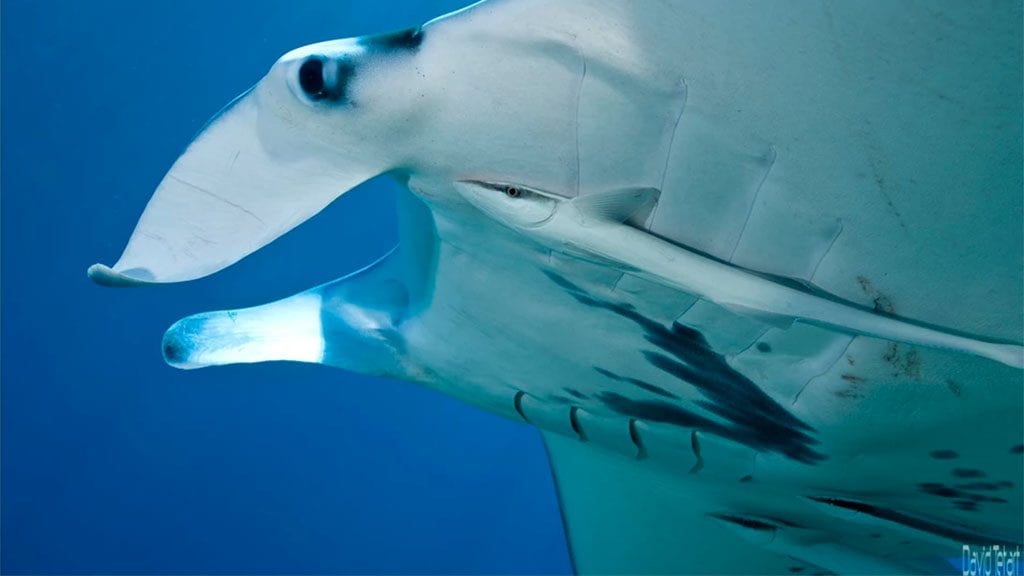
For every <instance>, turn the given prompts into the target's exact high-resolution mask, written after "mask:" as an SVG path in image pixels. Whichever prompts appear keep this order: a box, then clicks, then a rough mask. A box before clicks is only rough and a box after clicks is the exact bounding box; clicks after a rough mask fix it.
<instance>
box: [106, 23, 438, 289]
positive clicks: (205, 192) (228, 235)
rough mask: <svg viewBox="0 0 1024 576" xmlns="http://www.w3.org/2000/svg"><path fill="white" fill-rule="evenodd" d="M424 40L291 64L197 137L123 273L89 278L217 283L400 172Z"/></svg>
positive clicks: (359, 47) (152, 206)
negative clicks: (367, 186)
mask: <svg viewBox="0 0 1024 576" xmlns="http://www.w3.org/2000/svg"><path fill="white" fill-rule="evenodd" d="M420 37H421V33H420V32H418V31H415V30H413V31H407V32H403V33H398V34H388V35H384V36H373V37H367V38H356V39H344V40H335V41H330V42H322V43H319V44H313V45H310V46H306V47H303V48H299V49H296V50H293V51H291V52H289V53H287V54H285V55H284V56H283V57H282V58H280V59H279V60H278V61H277V62H276V63H275V64H274V65H273V67H272V68H271V69H270V71H269V72H268V73H267V75H266V76H265V77H264V78H263V79H262V80H260V81H259V82H258V83H257V84H256V85H255V86H253V87H252V88H250V89H249V90H248V91H246V92H245V93H243V94H242V95H241V96H239V97H238V98H236V99H235V100H234V101H232V102H231V103H230V104H228V105H227V106H226V107H225V108H224V109H222V110H221V111H220V112H219V113H218V114H216V115H215V116H214V117H213V118H212V119H211V120H210V121H209V122H208V123H207V124H206V126H205V127H204V128H203V129H202V130H201V131H200V132H199V133H198V134H197V135H196V137H195V139H194V140H193V142H192V143H191V144H190V145H189V146H188V148H187V149H186V150H185V152H184V153H183V154H182V155H181V157H179V158H178V160H177V161H176V162H175V163H174V165H173V166H172V167H171V169H170V171H169V172H168V173H167V175H166V176H165V177H164V178H163V180H162V181H161V182H160V184H159V186H158V187H157V190H156V192H155V193H154V195H153V197H152V199H151V200H150V201H149V204H148V205H147V207H146V210H145V212H144V213H143V215H142V217H141V219H140V220H139V223H138V225H137V227H136V229H135V232H134V233H133V234H132V236H131V239H130V240H129V242H128V246H127V247H126V248H125V251H124V253H123V255H122V256H121V258H120V260H119V261H118V262H117V264H115V265H114V266H113V267H112V268H107V267H105V266H102V265H97V266H94V267H93V268H91V269H90V276H91V277H92V278H93V279H94V280H96V281H97V282H99V283H101V284H111V285H134V284H145V283H162V282H179V281H185V280H193V279H196V278H200V277H203V276H206V275H209V274H212V273H214V272H217V271H219V270H221V269H223V268H225V267H226V266H229V265H231V264H233V263H234V262H236V261H238V260H239V259H241V258H243V257H245V256H246V255H248V254H250V253H251V252H253V251H255V250H257V249H259V248H260V247H262V246H263V245H265V244H267V243H269V242H270V241H272V240H274V239H275V238H277V237H278V236H280V235H282V234H284V233H285V232H287V231H288V230H290V229H292V228H294V227H295V226H297V225H299V224H300V223H302V222H303V221H305V220H306V219H307V218H309V217H310V216H312V215H314V214H315V213H317V212H319V211H320V210H321V209H323V208H324V207H325V206H327V205H328V204H329V203H331V202H332V201H333V200H334V199H336V198H337V197H339V196H340V195H342V194H344V193H345V192H347V191H348V190H351V189H352V188H354V187H355V186H357V185H358V184H360V183H361V182H363V181H365V180H367V179H369V178H372V177H374V176H376V175H378V174H381V173H382V172H386V171H388V170H391V169H393V168H395V167H396V166H397V165H398V164H399V163H400V162H401V158H402V155H403V154H404V151H403V149H402V143H403V142H411V141H413V140H414V138H412V137H411V136H410V133H412V132H415V131H416V121H415V118H416V117H417V115H418V111H417V110H416V108H417V107H422V106H423V100H422V99H417V98H413V97H412V96H411V92H410V90H415V89H416V88H415V82H414V81H411V80H409V78H410V77H411V78H415V73H414V72H412V69H411V67H412V66H413V65H414V64H413V62H414V59H415V57H416V52H417V47H418V43H419V40H420ZM396 118H401V119H403V120H404V121H402V122H397V121H395V120H394V119H396Z"/></svg>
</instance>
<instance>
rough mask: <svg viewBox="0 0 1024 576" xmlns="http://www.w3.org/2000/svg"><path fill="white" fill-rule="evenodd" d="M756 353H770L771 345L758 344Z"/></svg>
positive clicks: (765, 343)
mask: <svg viewBox="0 0 1024 576" xmlns="http://www.w3.org/2000/svg"><path fill="white" fill-rule="evenodd" d="M757 351H758V352H764V353H765V354H767V353H769V352H771V351H772V345H771V344H769V343H767V342H758V343H757Z"/></svg>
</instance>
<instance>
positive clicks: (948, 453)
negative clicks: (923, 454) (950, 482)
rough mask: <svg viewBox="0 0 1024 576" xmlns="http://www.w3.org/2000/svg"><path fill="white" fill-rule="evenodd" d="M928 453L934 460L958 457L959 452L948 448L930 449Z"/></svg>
mask: <svg viewBox="0 0 1024 576" xmlns="http://www.w3.org/2000/svg"><path fill="white" fill-rule="evenodd" d="M928 455H929V456H931V457H932V458H934V459H936V460H955V459H957V458H959V457H960V455H959V454H957V453H956V452H954V451H953V450H949V449H943V450H932V451H931V452H929V454H928Z"/></svg>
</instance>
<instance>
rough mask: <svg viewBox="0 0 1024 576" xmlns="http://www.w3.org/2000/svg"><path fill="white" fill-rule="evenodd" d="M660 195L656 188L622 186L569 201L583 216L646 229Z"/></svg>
mask: <svg viewBox="0 0 1024 576" xmlns="http://www.w3.org/2000/svg"><path fill="white" fill-rule="evenodd" d="M660 195H661V191H659V190H658V189H656V188H624V189H621V190H611V191H608V192H599V193H596V194H587V195H585V196H580V197H578V198H574V199H573V200H571V202H572V204H573V206H575V207H576V209H577V210H579V211H580V213H581V214H583V215H584V216H585V217H588V218H594V219H596V220H600V221H611V222H622V223H625V224H629V225H630V226H634V227H636V228H641V229H646V227H647V221H648V219H649V218H650V216H651V212H652V211H653V210H654V207H655V206H657V205H658V198H659V197H660Z"/></svg>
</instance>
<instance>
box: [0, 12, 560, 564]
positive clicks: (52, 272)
mask: <svg viewBox="0 0 1024 576" xmlns="http://www.w3.org/2000/svg"><path fill="white" fill-rule="evenodd" d="M462 3H463V2H460V1H440V0H438V1H429V2H428V1H422V0H381V1H360V2H355V1H345V0H323V1H312V0H304V1H302V2H297V3H292V2H270V1H266V0H259V1H253V2H227V1H215V2H207V1H200V0H175V1H170V0H160V1H156V2H134V1H128V0H124V1H116V0H100V1H88V2H87V1H83V0H56V1H55V0H48V1H46V2H43V1H30V0H4V2H3V3H2V36H0V38H2V50H0V58H2V103H0V104H2V170H0V178H2V181H0V186H2V226H0V231H2V255H0V256H2V290H0V297H2V303H0V305H2V319H0V322H2V344H0V353H2V362H0V370H2V372H0V383H2V399H0V400H2V440H0V441H2V486H0V488H2V493H0V498H2V542H0V543H2V564H0V570H2V571H3V573H5V574H14V573H62V572H63V573H68V572H73V573H118V572H120V573H197V572H202V573H217V572H226V571H229V572H235V573H240V572H241V573H280V572H288V573H325V572H331V573H339V572H361V573H367V572H381V571H386V572H419V573H422V572H443V573H457V572H514V573H530V572H566V571H568V570H569V568H570V566H569V560H568V555H567V552H566V548H565V542H564V537H563V532H562V526H561V520H560V518H559V514H558V508H557V503H556V499H555V495H554V490H553V486H552V481H551V478H550V473H549V470H548V466H547V462H546V458H545V455H544V452H543V448H542V445H541V443H540V441H539V437H538V435H537V433H536V432H535V431H534V430H532V429H530V428H528V427H526V426H524V425H521V424H517V423H513V422H508V421H505V420H501V419H499V418H497V417H494V416H491V415H488V414H484V413H481V412H479V411H477V410H475V409H472V408H470V407H468V406H465V405H463V404H462V403H460V402H459V401H457V400H454V399H451V398H447V397H443V396H441V395H439V394H437V393H434V392H431V391H429V390H425V389H422V388H419V387H417V386H415V385H412V384H406V383H399V382H391V381H386V380H381V379H375V378H366V377H360V376H355V375H351V374H347V373H344V372H341V371H338V370H334V369H330V368H325V367H320V366H307V365H299V364H284V363H275V364H261V365H249V366H234V367H224V368H212V369H206V370H198V371H189V372H185V371H179V370H175V369H172V368H169V367H167V366H166V365H165V364H164V363H163V360H162V359H161V355H160V337H161V335H162V333H163V331H164V329H165V328H166V327H167V326H169V325H170V324H171V323H172V322H173V321H175V320H176V319H178V318H180V317H182V316H186V315H188V314H192V313H195V312H200V311H204V310H211V309H222V308H236V307H242V306H249V305H254V304H259V303H263V302H267V301H271V300H275V299H278V298H281V297H283V296H286V295H288V294H291V293H294V292H297V291H300V290H303V289H305V288H307V287H310V286H313V285H315V284H318V283H321V282H324V281H327V280H330V279H332V278H334V277H337V276H340V275H342V274H344V273H346V272H349V271H352V270H355V269H357V268H359V267H361V266H363V265H365V264H366V263H368V262H370V261H372V260H374V259H375V258H376V257H378V256H379V255H381V254H383V253H384V252H385V251H386V250H387V249H389V248H390V247H391V246H392V245H393V243H394V242H395V241H396V230H395V220H394V216H393V208H394V201H395V194H394V189H393V188H392V185H391V184H389V183H388V182H386V181H380V182H373V183H371V184H370V185H368V186H365V187H363V188H361V189H359V190H356V191H355V192H353V193H351V194H349V195H346V196H345V197H343V198H342V199H341V200H339V201H338V202H336V203H335V204H334V205H332V206H331V207H330V208H329V209H328V210H327V211H326V212H325V213H323V214H322V215H321V216H320V217H318V218H316V219H314V220H313V221H312V222H310V223H308V224H307V225H305V226H303V227H301V228H300V229H298V230H296V231H295V232H293V233H291V234H289V235H288V236H286V237H285V238H284V239H282V240H281V241H279V242H276V243H274V244H273V245H271V246H269V247H268V248H266V249H265V250H263V251H261V252H260V253H258V254H256V255H254V256H252V257H250V258H248V259H246V260H244V261H243V262H241V263H240V264H238V265H237V266H235V267H233V268H231V269H229V270H227V271H225V272H223V273H220V274H217V275H216V276H214V277H211V278H209V279H205V280H202V281H198V282H195V283H191V284H183V285H175V286H166V287H158V288H152V289H138V290H110V289H103V288H100V287H97V286H94V285H92V284H91V283H89V281H88V280H87V279H86V276H85V269H86V267H87V266H88V265H89V264H91V263H92V262H95V261H102V262H105V263H108V264H111V263H113V261H115V260H116V259H117V256H118V255H119V254H120V252H121V249H122V248H123V247H124V242H125V241H126V240H127V238H128V236H129V234H130V233H131V231H132V229H133V226H134V224H135V222H136V220H137V218H138V216H139V215H140V213H141V212H142V209H143V207H144V206H145V204H146V201H147V200H148V198H149V196H150V194H151V193H152V191H153V189H154V188H155V186H156V184H157V183H158V181H159V180H160V178H161V177H162V175H163V174H164V173H165V171H166V170H167V169H168V168H169V167H170V165H171V163H172V162H173V160H174V159H175V157H176V156H177V155H178V154H179V153H180V152H181V150H182V149H183V148H184V146H185V145H186V144H187V143H188V140H189V138H190V137H191V136H192V135H193V134H194V133H195V131H196V130H197V129H198V128H199V127H200V126H202V124H203V123H204V122H205V121H206V119H207V118H208V117H209V116H211V115H212V114H213V113H214V112H216V111H217V110H218V109H219V108H220V107H221V106H222V105H223V104H224V103H226V102H227V101H228V100H230V99H231V98H232V97H233V96H234V95H236V94H237V93H239V92H241V91H242V90H244V89H245V88H247V87H248V86H249V85H251V84H252V83H253V82H254V81H256V80H257V79H259V78H260V77H261V76H262V74H263V73H264V72H265V71H266V69H267V68H268V67H269V66H270V65H271V64H272V63H273V61H274V60H275V59H276V58H277V57H278V56H279V55H281V54H282V53H284V52H286V51H287V50H289V49H291V48H294V47H297V46H300V45H304V44H308V43H311V42H315V41H320V40H326V39H331V38H338V37H345V36H354V35H360V34H365V33H373V32H379V31H386V30H390V29H398V28H403V27H406V26H410V25H415V24H418V23H421V22H423V21H426V20H427V19H429V18H432V17H433V16H436V15H439V14H441V13H444V12H447V11H449V10H451V9H454V8H457V7H459V6H460V5H461V4H462Z"/></svg>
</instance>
